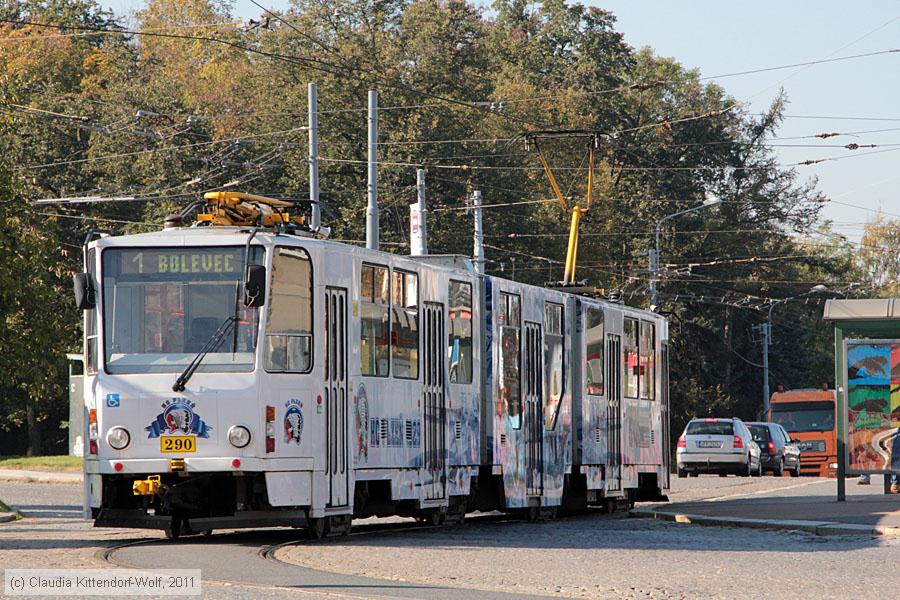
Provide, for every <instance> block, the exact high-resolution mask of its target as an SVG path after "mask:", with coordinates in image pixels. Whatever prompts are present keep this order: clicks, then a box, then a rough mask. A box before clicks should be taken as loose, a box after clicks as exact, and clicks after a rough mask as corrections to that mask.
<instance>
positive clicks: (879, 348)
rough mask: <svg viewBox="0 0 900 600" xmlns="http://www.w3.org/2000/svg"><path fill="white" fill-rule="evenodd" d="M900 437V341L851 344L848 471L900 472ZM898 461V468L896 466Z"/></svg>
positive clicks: (848, 370) (848, 356)
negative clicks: (899, 434)
mask: <svg viewBox="0 0 900 600" xmlns="http://www.w3.org/2000/svg"><path fill="white" fill-rule="evenodd" d="M898 433H900V341H873V340H865V341H850V342H848V343H847V453H848V468H849V470H850V471H888V470H891V469H892V468H893V469H898V470H900V436H898ZM895 446H896V448H895ZM895 449H896V452H895ZM895 460H896V461H897V464H894V461H895Z"/></svg>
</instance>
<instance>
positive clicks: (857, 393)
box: [825, 298, 900, 501]
mask: <svg viewBox="0 0 900 600" xmlns="http://www.w3.org/2000/svg"><path fill="white" fill-rule="evenodd" d="M825 320H827V321H831V322H833V323H834V376H835V390H836V396H837V408H836V410H837V455H838V456H837V458H838V475H837V476H838V481H837V484H838V485H837V496H838V497H837V499H838V501H843V500H845V499H846V481H845V479H846V476H847V475H863V474H868V475H876V474H883V475H884V478H885V491H887V488H888V480H889V478H890V475H891V474H894V473H898V474H900V298H879V299H869V300H828V302H826V304H825Z"/></svg>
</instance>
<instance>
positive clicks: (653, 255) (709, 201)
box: [650, 195, 722, 312]
mask: <svg viewBox="0 0 900 600" xmlns="http://www.w3.org/2000/svg"><path fill="white" fill-rule="evenodd" d="M721 203H722V200H721V199H720V198H716V197H714V196H711V195H710V196H707V197H706V199H704V200H703V204H698V205H697V206H694V207H693V208H689V209H687V210H682V211H680V212H677V213H674V214H671V215H666V216H665V217H663V218H662V219H660V220H659V221H657V223H656V236H655V237H656V246H655V248H653V249H651V250H650V310H652V311H653V312H656V311H657V310H658V308H659V304H658V303H657V282H658V281H659V237H660V233H661V231H662V225H663V223H665V222H666V221H668V220H670V219H674V218H676V217H680V216H682V215H686V214H688V213H692V212H697V211H698V210H702V209H704V208H708V207H711V206H718V205H719V204H721Z"/></svg>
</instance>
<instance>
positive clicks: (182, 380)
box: [172, 315, 238, 392]
mask: <svg viewBox="0 0 900 600" xmlns="http://www.w3.org/2000/svg"><path fill="white" fill-rule="evenodd" d="M237 322H238V318H237V317H236V316H234V315H229V316H227V317H225V320H224V321H223V322H222V324H221V325H219V328H218V329H216V330H215V331H214V332H213V334H212V336H210V338H209V340H207V342H206V343H205V344H203V347H202V348H200V352H198V353H197V356H195V357H194V359H193V360H192V361H191V362H190V364H189V365H188V366H187V367H185V369H184V371H182V372H181V375H179V376H178V379H176V380H175V383H174V385H172V391H173V392H183V391H184V384H186V383H187V382H188V379H190V378H191V375H193V374H194V371H196V370H197V367H199V366H200V363H201V362H202V361H203V359H204V358H205V357H206V355H207V354H209V353H210V352H212V351H214V350H216V349H217V348H218V347H219V345H220V344H221V343H222V340H224V339H225V335H226V334H227V333H228V330H229V329H231V327H235V331H237V327H236V323H237Z"/></svg>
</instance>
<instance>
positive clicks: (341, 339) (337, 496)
mask: <svg viewBox="0 0 900 600" xmlns="http://www.w3.org/2000/svg"><path fill="white" fill-rule="evenodd" d="M325 324H326V327H327V328H328V330H327V332H326V336H325V340H326V346H325V354H326V356H325V413H326V415H325V420H326V423H327V428H328V430H327V432H326V448H327V452H326V454H327V458H328V460H327V463H326V466H325V473H326V475H327V476H328V490H329V491H328V504H327V506H329V507H335V506H346V505H347V501H348V496H349V493H348V489H349V485H348V462H347V290H345V289H339V288H331V287H329V288H327V289H326V290H325Z"/></svg>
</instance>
